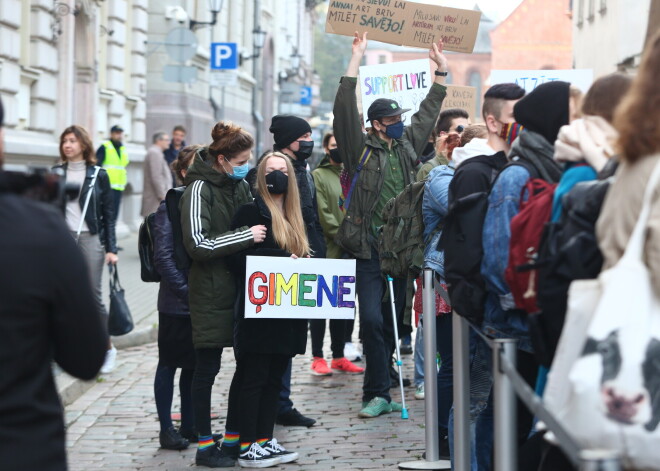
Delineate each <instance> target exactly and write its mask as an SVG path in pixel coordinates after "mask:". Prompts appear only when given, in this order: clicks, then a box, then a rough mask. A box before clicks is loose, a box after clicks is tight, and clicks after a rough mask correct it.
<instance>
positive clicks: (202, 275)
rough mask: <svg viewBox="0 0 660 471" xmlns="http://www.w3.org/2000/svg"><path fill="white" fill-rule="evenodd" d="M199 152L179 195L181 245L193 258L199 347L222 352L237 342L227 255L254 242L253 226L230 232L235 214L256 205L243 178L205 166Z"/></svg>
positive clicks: (194, 312) (191, 280)
mask: <svg viewBox="0 0 660 471" xmlns="http://www.w3.org/2000/svg"><path fill="white" fill-rule="evenodd" d="M206 153H207V149H206V148H203V149H200V150H199V151H198V152H197V154H196V155H195V158H194V160H193V163H192V165H191V166H190V168H189V169H188V173H187V174H186V179H185V184H186V185H187V187H186V191H185V192H184V194H183V196H182V197H181V203H180V205H181V206H180V209H181V227H182V230H183V243H184V245H185V248H186V251H187V252H188V254H189V255H190V257H191V258H192V266H191V267H190V273H189V275H188V288H189V294H188V296H189V302H190V318H191V320H192V330H193V344H194V346H195V348H224V347H231V346H232V344H233V316H234V302H235V300H236V296H237V294H238V293H236V283H235V280H234V275H233V274H232V272H231V271H230V270H229V267H228V265H227V263H228V260H227V255H230V254H233V253H236V252H240V251H241V250H244V249H246V248H248V247H250V246H252V245H253V244H254V237H253V236H252V231H250V228H249V227H247V226H245V227H239V228H237V229H235V230H229V228H230V227H231V221H232V218H233V217H234V213H235V212H236V211H237V210H238V208H240V207H241V206H242V205H243V204H245V203H249V202H251V201H252V195H251V194H250V189H249V185H248V184H247V182H245V180H238V181H236V180H232V179H231V178H229V177H228V176H227V174H225V173H224V172H218V171H217V170H215V169H214V168H212V167H211V166H210V165H209V164H207V163H206V161H205V157H206Z"/></svg>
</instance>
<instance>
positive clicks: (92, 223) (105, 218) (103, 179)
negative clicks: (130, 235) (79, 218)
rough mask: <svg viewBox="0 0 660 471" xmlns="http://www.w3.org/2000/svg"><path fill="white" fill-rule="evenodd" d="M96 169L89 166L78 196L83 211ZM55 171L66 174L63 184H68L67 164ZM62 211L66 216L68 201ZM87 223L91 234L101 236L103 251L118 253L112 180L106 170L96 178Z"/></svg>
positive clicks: (57, 167)
mask: <svg viewBox="0 0 660 471" xmlns="http://www.w3.org/2000/svg"><path fill="white" fill-rule="evenodd" d="M95 168H96V166H94V165H88V166H87V170H86V174H85V182H84V183H83V185H82V188H81V189H80V195H79V196H78V202H79V203H80V209H81V210H82V209H83V208H84V206H85V200H86V199H87V193H88V192H89V185H90V184H91V183H92V177H93V176H94V172H95ZM53 169H54V170H57V169H59V170H62V171H63V172H64V182H63V183H64V184H66V173H67V164H66V163H63V164H61V165H56V166H54V167H53ZM61 209H62V213H64V214H66V201H63V205H62V207H61ZM85 223H86V224H87V228H88V229H89V233H90V234H92V235H94V234H98V235H99V239H101V245H103V249H104V250H105V251H106V253H108V252H112V253H117V237H116V234H115V210H114V202H113V197H112V191H111V188H110V178H109V177H108V173H107V172H106V171H105V169H100V170H99V174H98V175H97V177H96V182H95V183H94V189H93V191H92V196H91V198H90V200H89V206H88V208H87V213H86V214H85Z"/></svg>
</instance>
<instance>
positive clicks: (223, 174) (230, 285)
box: [181, 122, 266, 467]
mask: <svg viewBox="0 0 660 471" xmlns="http://www.w3.org/2000/svg"><path fill="white" fill-rule="evenodd" d="M211 137H212V138H213V142H212V143H211V144H210V145H209V146H208V147H205V148H202V149H200V150H198V151H197V154H196V155H195V158H194V161H193V163H192V165H191V166H190V168H189V169H188V173H187V174H186V179H185V184H186V186H187V188H186V191H185V193H184V194H183V197H182V198H181V227H182V230H183V243H184V245H185V248H186V251H187V252H188V254H189V255H190V257H191V259H192V265H191V267H190V274H189V278H188V287H189V302H190V318H191V321H192V329H193V344H194V346H195V354H196V364H195V373H194V375H193V383H192V396H193V408H194V415H195V424H196V426H197V431H198V433H199V448H198V449H197V455H196V463H197V465H201V466H209V467H220V466H222V465H225V466H226V465H228V464H233V460H230V458H227V457H224V456H222V455H221V454H220V451H219V449H218V448H217V447H216V446H215V443H214V441H213V437H212V434H211V421H210V412H211V388H212V387H213V382H214V380H215V377H216V376H217V374H218V372H219V371H220V358H221V355H222V349H223V348H225V347H231V346H232V343H233V342H232V339H233V310H234V301H235V299H236V288H235V281H234V276H233V275H232V273H231V272H230V270H229V267H228V264H227V256H228V255H231V254H233V253H236V252H240V251H241V250H245V249H246V248H248V247H250V246H252V245H253V244H254V243H259V242H262V241H263V240H264V238H265V236H266V227H265V226H263V225H255V226H252V227H247V226H244V227H238V228H236V229H234V230H230V226H231V221H232V218H233V217H234V213H235V212H236V210H237V209H238V208H239V207H241V206H242V205H243V204H245V203H249V202H250V201H252V196H251V195H250V189H249V187H248V184H247V183H246V182H245V181H244V180H243V178H244V177H245V175H246V174H247V170H248V160H249V159H250V157H251V155H252V147H253V145H254V139H253V138H252V136H251V135H250V134H249V133H248V132H247V131H245V130H244V129H242V128H241V127H240V126H236V125H234V124H231V123H225V122H219V123H218V124H216V125H215V127H214V128H213V131H212V132H211ZM228 460H230V461H231V463H228Z"/></svg>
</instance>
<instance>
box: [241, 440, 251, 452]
mask: <svg viewBox="0 0 660 471" xmlns="http://www.w3.org/2000/svg"><path fill="white" fill-rule="evenodd" d="M250 445H252V443H250V442H241V453H243V452H244V451H248V448H250Z"/></svg>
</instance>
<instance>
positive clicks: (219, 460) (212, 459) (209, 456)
mask: <svg viewBox="0 0 660 471" xmlns="http://www.w3.org/2000/svg"><path fill="white" fill-rule="evenodd" d="M195 464H196V465H197V466H206V467H207V468H233V467H234V466H236V460H235V459H234V458H232V457H230V456H227V455H226V454H224V453H222V451H220V449H219V448H218V447H217V446H215V445H212V446H210V447H208V448H206V449H204V450H200V449H199V448H198V449H197V454H196V455H195Z"/></svg>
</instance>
